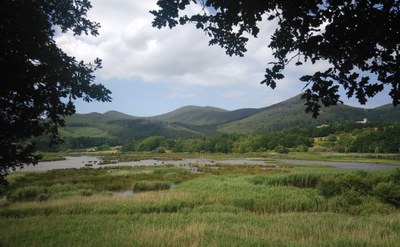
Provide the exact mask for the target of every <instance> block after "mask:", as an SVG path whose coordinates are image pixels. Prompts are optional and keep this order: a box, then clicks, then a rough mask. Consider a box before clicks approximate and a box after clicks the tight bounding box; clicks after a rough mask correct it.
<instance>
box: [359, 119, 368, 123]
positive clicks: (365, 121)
mask: <svg viewBox="0 0 400 247" xmlns="http://www.w3.org/2000/svg"><path fill="white" fill-rule="evenodd" d="M367 122H368V119H367V118H364V119H363V120H362V121H357V123H360V124H366V123H367Z"/></svg>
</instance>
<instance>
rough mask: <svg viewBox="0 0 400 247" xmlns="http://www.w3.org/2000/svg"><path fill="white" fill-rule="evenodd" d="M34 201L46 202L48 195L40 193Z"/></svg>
mask: <svg viewBox="0 0 400 247" xmlns="http://www.w3.org/2000/svg"><path fill="white" fill-rule="evenodd" d="M36 199H37V200H38V201H40V202H44V201H47V200H48V199H49V195H47V194H45V193H41V194H39V195H38V196H37V197H36Z"/></svg>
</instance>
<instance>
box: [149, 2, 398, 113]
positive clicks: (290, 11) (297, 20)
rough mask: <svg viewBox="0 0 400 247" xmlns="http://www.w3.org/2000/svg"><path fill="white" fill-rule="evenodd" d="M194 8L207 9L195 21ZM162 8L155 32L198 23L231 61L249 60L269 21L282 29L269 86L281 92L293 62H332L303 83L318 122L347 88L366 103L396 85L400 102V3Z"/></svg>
mask: <svg viewBox="0 0 400 247" xmlns="http://www.w3.org/2000/svg"><path fill="white" fill-rule="evenodd" d="M191 3H193V4H197V5H200V9H201V10H200V11H199V12H198V13H196V14H193V15H191V16H188V15H187V14H186V12H184V10H185V9H186V8H188V6H189V5H190V4H191ZM157 4H158V6H159V7H160V9H159V10H153V11H151V13H152V14H153V15H154V21H153V26H154V27H157V28H162V27H166V26H168V27H170V28H173V27H175V26H176V25H178V24H181V25H185V24H187V23H194V24H195V26H196V28H197V29H201V30H203V31H204V32H205V33H206V34H207V35H209V36H210V42H209V44H210V45H219V46H221V47H222V48H224V49H225V50H226V53H227V54H228V55H230V56H232V55H239V56H243V55H244V53H245V52H246V43H247V41H248V35H251V36H253V37H257V35H258V34H259V32H260V28H261V24H260V23H261V21H262V20H263V19H267V20H268V21H274V23H276V24H277V28H276V30H275V32H274V34H273V35H272V36H271V42H270V43H269V47H270V48H271V49H272V52H273V53H272V54H273V56H274V58H275V59H276V61H274V62H271V63H270V64H272V67H268V68H267V69H266V74H265V79H264V80H263V81H262V83H264V84H266V85H267V86H270V87H271V88H275V87H276V82H277V80H281V79H283V78H284V75H283V70H284V69H285V67H286V66H288V65H289V64H290V63H291V62H293V63H295V65H296V66H301V65H303V64H304V63H309V62H311V63H312V64H316V63H318V62H322V61H323V62H327V64H329V67H328V68H327V69H325V70H324V71H316V72H315V73H314V74H312V75H305V76H302V77H301V78H300V80H301V81H303V82H305V83H306V86H305V91H304V94H303V98H304V99H306V100H307V103H306V106H307V108H306V111H311V112H312V113H313V116H314V117H316V116H318V114H319V110H320V107H321V105H324V106H330V105H336V104H337V103H338V102H341V101H340V96H339V88H340V87H343V89H344V90H345V92H346V94H347V96H348V97H352V96H355V97H356V98H357V99H358V101H359V102H360V103H361V104H365V102H366V101H367V98H369V97H373V96H375V95H376V94H377V93H378V92H380V91H382V90H383V89H384V86H389V87H391V90H390V92H389V95H390V96H391V98H392V102H393V104H394V105H397V104H399V103H400V89H399V86H398V78H399V77H400V69H399V67H398V66H397V64H398V62H399V60H400V53H399V49H400V46H399V44H400V38H399V37H400V36H399V35H398V34H399V32H400V28H399V25H397V23H398V22H399V16H400V15H399V11H400V8H399V5H400V2H399V1H398V0H391V1H384V0H379V1H320V0H314V1H295V2H293V1H262V2H254V1H251V0H246V1H236V0H228V1H220V0H206V1H195V0H192V1H190V0H180V1H175V0H158V2H157ZM368 74H370V75H368ZM371 77H372V78H371ZM371 79H372V80H371Z"/></svg>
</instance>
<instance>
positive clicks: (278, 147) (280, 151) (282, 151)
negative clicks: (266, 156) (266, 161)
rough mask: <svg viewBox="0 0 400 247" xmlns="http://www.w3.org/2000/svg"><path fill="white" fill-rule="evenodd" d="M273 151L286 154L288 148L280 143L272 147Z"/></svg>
mask: <svg viewBox="0 0 400 247" xmlns="http://www.w3.org/2000/svg"><path fill="white" fill-rule="evenodd" d="M274 151H275V152H277V153H280V154H287V153H289V150H288V149H287V148H285V147H284V146H282V145H279V146H277V147H276V148H275V149H274Z"/></svg>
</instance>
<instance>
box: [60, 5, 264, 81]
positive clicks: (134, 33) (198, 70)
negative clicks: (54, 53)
mask: <svg viewBox="0 0 400 247" xmlns="http://www.w3.org/2000/svg"><path fill="white" fill-rule="evenodd" d="M92 5H93V9H91V10H90V12H89V18H90V19H91V20H94V21H98V22H100V24H101V26H102V28H101V29H100V35H99V37H86V36H82V37H74V36H73V35H71V34H64V35H60V36H57V37H56V41H57V43H58V44H59V45H60V47H61V48H62V49H63V50H65V51H66V52H67V53H68V54H71V55H73V56H76V57H77V58H78V59H82V60H84V61H87V62H89V61H93V60H94V59H95V58H96V57H99V58H101V59H102V60H103V69H102V70H101V71H100V72H99V73H98V78H100V79H107V80H110V79H130V78H133V77H140V78H142V79H143V80H144V81H148V82H157V83H166V82H168V83H177V84H181V85H199V86H201V85H202V86H232V85H235V84H242V83H255V84H258V83H257V82H259V81H261V80H262V79H263V77H262V75H263V72H264V67H265V64H266V63H267V62H268V59H267V56H270V54H269V52H268V48H267V40H266V39H264V36H265V35H266V34H267V33H268V30H265V28H263V29H262V33H261V34H262V35H261V34H260V38H259V39H253V40H252V41H250V42H249V46H248V49H249V52H248V53H246V55H245V57H244V58H239V57H229V56H227V55H226V54H225V51H224V50H223V49H221V48H220V47H218V46H212V47H209V46H208V41H209V37H208V36H206V35H205V34H204V33H203V32H202V31H200V30H197V29H196V28H195V27H194V26H192V25H190V24H189V25H186V26H178V27H176V28H174V29H172V30H170V29H168V28H164V29H157V28H153V27H152V26H151V22H152V20H153V16H152V15H151V14H150V13H149V11H150V10H152V9H157V6H156V4H155V1H137V0H130V1H128V0H115V1H109V0H92ZM193 8H194V9H189V10H188V11H189V12H198V9H195V8H196V7H193ZM268 28H269V26H268ZM261 36H262V37H261Z"/></svg>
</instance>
